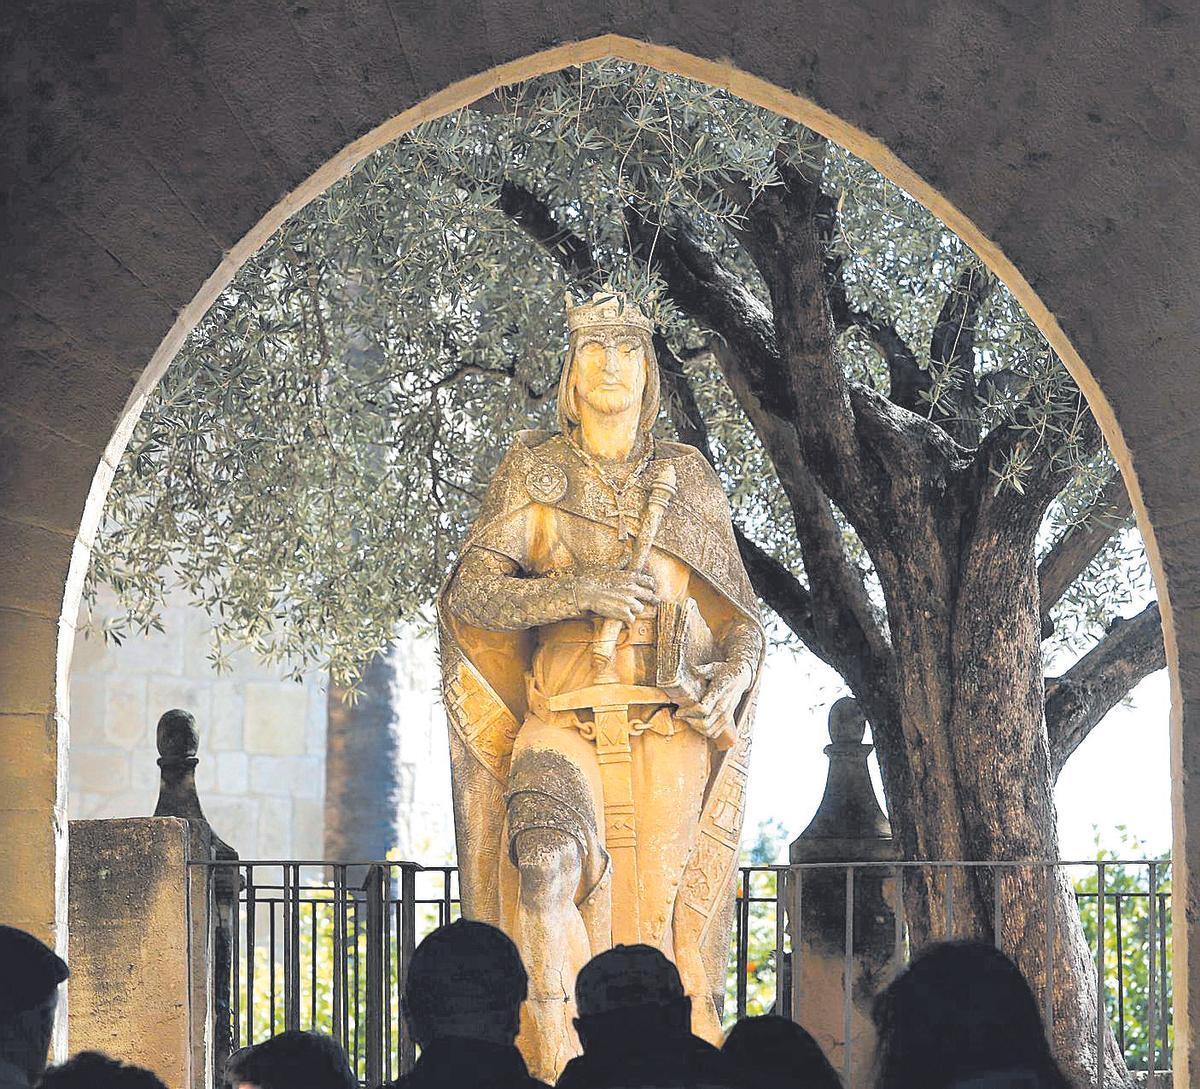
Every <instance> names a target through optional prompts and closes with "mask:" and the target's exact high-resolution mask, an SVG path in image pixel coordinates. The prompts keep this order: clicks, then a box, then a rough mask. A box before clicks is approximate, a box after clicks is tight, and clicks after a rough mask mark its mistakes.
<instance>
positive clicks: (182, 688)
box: [69, 594, 325, 858]
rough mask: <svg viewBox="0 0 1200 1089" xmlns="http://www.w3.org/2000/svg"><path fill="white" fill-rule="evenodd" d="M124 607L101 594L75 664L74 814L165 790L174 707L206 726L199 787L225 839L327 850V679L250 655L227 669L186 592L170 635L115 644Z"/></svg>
mask: <svg viewBox="0 0 1200 1089" xmlns="http://www.w3.org/2000/svg"><path fill="white" fill-rule="evenodd" d="M115 612H116V603H115V601H114V599H113V598H112V597H111V596H110V595H108V594H102V595H101V599H100V604H99V608H98V610H97V616H96V621H97V622H96V624H95V625H94V626H93V627H92V629H91V630H90V631H88V630H85V631H84V632H81V634H80V635H79V636H78V637H77V639H76V644H75V656H74V660H73V664H72V671H71V734H72V737H71V783H70V798H69V813H70V816H71V818H72V819H75V820H79V819H96V818H107V817H135V816H143V815H146V814H149V813H152V812H153V811H154V803H155V799H156V797H157V795H158V767H157V766H156V764H155V761H156V759H157V756H158V753H157V752H156V750H155V745H154V726H155V723H156V722H157V721H158V717H159V715H161V714H162V713H163V712H164V711H166V710H169V709H170V708H173V707H180V708H183V709H184V710H187V711H191V712H192V714H193V715H195V717H196V724H197V727H198V728H199V731H200V752H199V757H200V764H199V766H198V767H197V769H196V784H197V788H198V790H199V793H200V799H201V802H202V804H203V806H204V811H205V813H206V814H207V816H208V818H209V820H210V821H211V822H212V826H213V828H214V829H215V830H216V832H217V834H218V835H220V836H222V837H224V838H225V839H227V840H228V841H229V842H230V843H231V844H232V845H233V846H234V847H235V848H236V850H237V851H238V853H239V854H240V855H241V856H242V857H243V858H263V857H305V858H318V857H320V855H321V850H322V839H323V819H322V806H323V804H324V796H325V678H324V677H323V676H322V675H319V674H312V675H310V676H308V677H306V679H305V681H304V683H303V684H297V683H295V682H294V681H292V680H291V679H290V678H288V677H287V676H286V675H285V674H284V671H283V669H282V668H273V667H267V666H264V665H263V664H262V663H260V662H258V661H256V660H254V659H253V657H252V656H250V655H248V654H239V655H237V656H235V658H234V665H233V669H232V670H231V671H230V672H226V673H217V672H216V671H215V670H214V669H213V667H212V664H211V663H210V662H209V661H208V658H207V653H208V645H209V637H210V626H209V623H208V618H207V617H206V615H205V614H204V612H203V611H202V610H200V609H197V608H193V607H191V606H190V605H189V604H188V603H187V601H186V599H185V598H183V597H182V596H176V597H172V598H170V599H169V600H168V603H167V605H166V607H165V608H164V610H163V627H164V628H165V631H163V632H155V633H152V634H151V635H149V636H137V635H134V636H131V637H129V638H128V639H126V640H125V641H124V642H123V643H121V644H120V645H117V644H115V643H112V642H110V643H107V644H106V643H105V642H104V640H103V637H102V635H101V634H100V631H99V622H100V621H101V620H102V619H103V618H104V617H105V616H111V615H113V614H114V613H115Z"/></svg>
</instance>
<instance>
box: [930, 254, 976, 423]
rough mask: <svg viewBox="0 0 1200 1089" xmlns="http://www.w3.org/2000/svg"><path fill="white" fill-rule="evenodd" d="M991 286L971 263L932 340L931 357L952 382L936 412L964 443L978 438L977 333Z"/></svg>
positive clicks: (949, 297) (949, 298)
mask: <svg viewBox="0 0 1200 1089" xmlns="http://www.w3.org/2000/svg"><path fill="white" fill-rule="evenodd" d="M991 288H992V279H991V277H990V276H989V275H988V274H987V273H986V272H984V270H983V269H981V268H980V267H979V266H978V265H976V264H974V263H973V262H972V263H970V264H968V265H967V267H966V268H964V269H963V270H962V272H960V273H959V275H958V279H957V281H956V282H955V285H954V287H953V288H952V289H951V290H950V294H949V295H947V296H946V300H945V302H944V303H943V304H942V309H941V311H940V313H939V314H938V319H937V323H936V324H935V325H934V328H933V336H932V337H931V338H930V342H929V358H930V360H932V362H933V364H934V365H935V366H941V367H944V368H945V369H946V370H947V371H948V372H949V375H950V379H951V384H952V391H951V393H950V394H949V396H948V397H947V398H946V401H947V402H948V403H946V404H945V405H935V406H933V416H934V418H935V419H937V420H938V421H939V422H940V423H941V424H942V426H943V427H945V428H946V430H947V431H949V432H950V434H951V435H953V436H954V438H955V439H956V440H957V441H958V442H960V443H961V444H962V445H964V446H975V445H976V444H977V443H978V442H979V411H978V406H977V405H976V400H975V399H976V392H977V390H976V382H975V334H976V331H977V324H978V321H979V309H980V307H981V306H982V304H983V301H984V299H986V298H987V295H988V292H989V291H990V290H991Z"/></svg>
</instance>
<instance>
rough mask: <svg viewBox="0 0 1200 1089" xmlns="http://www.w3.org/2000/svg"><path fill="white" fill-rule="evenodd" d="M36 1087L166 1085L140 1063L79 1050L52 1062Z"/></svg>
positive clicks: (157, 1088) (154, 1088)
mask: <svg viewBox="0 0 1200 1089" xmlns="http://www.w3.org/2000/svg"><path fill="white" fill-rule="evenodd" d="M38 1089H167V1087H166V1085H164V1084H163V1083H162V1081H161V1080H159V1078H158V1077H157V1076H156V1075H154V1074H152V1073H151V1072H150V1071H149V1070H144V1069H142V1067H140V1066H129V1065H127V1064H125V1063H122V1062H118V1061H117V1060H116V1059H110V1058H109V1057H108V1056H107V1055H102V1054H100V1052H99V1051H81V1052H80V1053H79V1054H78V1055H76V1056H74V1057H73V1058H71V1059H70V1060H68V1061H67V1062H65V1063H63V1064H62V1065H61V1066H52V1067H51V1068H50V1069H49V1070H47V1071H46V1073H45V1074H43V1075H42V1080H41V1081H39V1082H38Z"/></svg>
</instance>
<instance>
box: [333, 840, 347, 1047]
mask: <svg viewBox="0 0 1200 1089" xmlns="http://www.w3.org/2000/svg"><path fill="white" fill-rule="evenodd" d="M344 880H345V871H344V869H343V868H342V866H341V865H340V864H339V863H334V865H333V900H332V901H331V902H330V905H329V908H330V910H331V911H332V912H333V939H332V941H333V960H332V964H331V965H330V967H331V968H332V970H333V1024H332V1025H330V1026H329V1034H330V1035H331V1036H332V1037H333V1038H334V1039H335V1040H337V1042H338V1043H339V1044H341V1045H342V1046H343V1047H344V1046H345V1037H344V1036H343V1035H342V1007H343V1006H345V1004H346V996H345V995H344V994H343V992H342V961H343V960H344V959H345V956H344V951H343V944H344V943H343V937H344V935H343V934H342V913H341V910H340V904H341V902H342V884H343V882H344Z"/></svg>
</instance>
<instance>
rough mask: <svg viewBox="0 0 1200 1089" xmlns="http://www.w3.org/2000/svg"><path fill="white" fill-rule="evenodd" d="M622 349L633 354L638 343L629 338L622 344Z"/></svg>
mask: <svg viewBox="0 0 1200 1089" xmlns="http://www.w3.org/2000/svg"><path fill="white" fill-rule="evenodd" d="M621 351H622V352H624V353H625V354H626V355H633V353H634V352H636V351H637V345H636V344H634V343H633V341H632V340H627V341H625V343H624V344H622V345H621Z"/></svg>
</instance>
